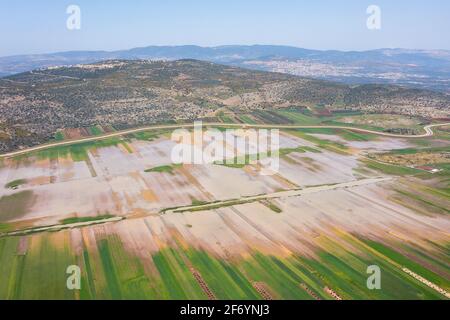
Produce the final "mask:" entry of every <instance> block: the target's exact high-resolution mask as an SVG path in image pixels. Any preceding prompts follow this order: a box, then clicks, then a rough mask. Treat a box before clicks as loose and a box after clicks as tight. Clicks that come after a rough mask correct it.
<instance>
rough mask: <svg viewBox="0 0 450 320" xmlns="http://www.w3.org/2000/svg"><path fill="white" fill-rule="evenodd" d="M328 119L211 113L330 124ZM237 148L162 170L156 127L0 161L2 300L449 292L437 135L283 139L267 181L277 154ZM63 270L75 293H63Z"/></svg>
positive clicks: (341, 133) (163, 147)
mask: <svg viewBox="0 0 450 320" xmlns="http://www.w3.org/2000/svg"><path fill="white" fill-rule="evenodd" d="M319 109H320V108H319ZM319 111H320V113H321V114H320V116H317V115H316V114H317V112H319ZM325 113H326V112H325V111H324V110H322V109H320V110H312V112H307V111H304V110H302V111H299V110H291V109H287V110H285V111H276V112H275V111H270V112H269V111H258V112H255V113H249V114H235V115H232V116H230V114H229V113H223V114H220V115H219V116H220V117H221V120H222V121H223V122H228V121H232V120H233V121H234V120H236V119H240V121H241V122H242V123H248V124H252V123H259V121H267V122H271V123H278V122H282V121H283V123H286V124H287V123H295V124H296V123H308V124H320V123H323V122H324V121H336V119H334V120H333V119H332V118H335V117H336V116H335V115H333V114H332V115H329V114H327V115H326V114H325ZM358 116H359V115H356V117H358ZM345 117H354V115H346V116H345ZM361 125H370V126H372V125H374V126H378V125H379V124H377V123H367V122H366V123H362V122H361ZM412 125H414V124H412ZM104 133H105V131H104V128H102V127H92V128H89V129H88V132H87V133H86V134H87V135H89V136H95V135H101V134H104ZM60 138H61V139H63V138H64V139H68V138H67V137H66V134H64V136H61V137H60ZM235 139H236V141H237V142H236V144H235V145H228V144H227V145H226V146H225V150H224V156H225V158H226V159H231V160H233V164H228V163H226V162H225V163H220V162H218V161H217V160H218V159H216V158H214V157H211V158H210V159H209V160H208V161H206V162H205V163H202V164H186V163H185V164H177V163H173V162H172V157H171V155H172V151H173V149H174V147H175V146H176V145H177V143H176V142H175V141H173V140H171V139H170V134H169V132H167V131H161V130H159V131H156V130H155V131H151V130H149V131H142V132H138V133H132V134H127V135H125V136H118V137H111V138H106V139H102V140H96V141H89V142H82V143H74V144H71V145H63V146H58V147H50V148H48V149H43V150H38V151H34V152H31V153H28V154H23V155H19V156H16V157H10V158H5V159H2V161H1V164H0V299H82V300H88V299H193V300H197V299H308V300H333V299H449V298H450V293H449V292H450V268H449V260H448V254H449V248H450V237H449V230H450V220H449V213H450V212H449V209H448V208H450V193H449V181H450V171H449V170H450V160H449V158H448V157H447V154H448V153H449V152H450V142H449V141H450V139H449V133H448V131H447V130H446V128H445V127H444V128H441V129H439V130H436V135H435V136H433V137H427V138H423V139H422V138H421V139H407V138H393V137H382V136H379V135H375V134H369V133H360V132H355V131H350V130H344V129H324V128H322V129H284V130H281V131H280V137H279V142H280V143H279V149H278V152H277V154H278V155H279V159H278V160H279V162H278V165H279V168H278V170H277V171H276V172H274V173H273V174H271V175H263V174H261V170H262V167H263V164H262V162H263V160H271V158H273V157H274V155H272V154H269V153H267V152H264V150H262V152H261V150H257V149H255V146H250V147H249V148H247V147H246V146H245V141H244V139H245V137H242V136H240V135H238V134H236V136H235ZM203 142H205V141H203ZM191 143H192V146H193V147H194V149H195V150H200V151H202V148H204V145H203V144H199V142H198V141H195V140H194V141H191ZM255 153H257V154H256V155H257V156H258V157H259V159H258V160H257V161H252V157H251V155H255ZM238 159H240V160H243V162H242V163H234V160H238ZM272 160H273V159H272ZM426 167H432V168H435V169H438V170H437V171H434V172H432V171H431V170H427V168H426ZM73 265H75V266H78V267H79V268H80V270H81V289H80V290H70V289H68V287H67V285H66V281H67V277H68V274H67V273H66V270H67V268H68V267H69V266H73ZM373 265H376V266H378V267H379V268H380V270H381V289H379V290H371V289H369V288H368V286H367V278H368V277H369V274H368V273H367V268H368V267H369V266H373Z"/></svg>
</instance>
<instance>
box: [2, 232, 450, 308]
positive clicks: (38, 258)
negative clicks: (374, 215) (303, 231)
mask: <svg viewBox="0 0 450 320" xmlns="http://www.w3.org/2000/svg"><path fill="white" fill-rule="evenodd" d="M70 239H71V238H70V236H69V233H68V231H60V232H58V233H41V234H35V235H30V236H27V237H24V238H19V237H5V238H0V299H38V298H39V299H193V300H196V299H206V298H207V296H206V293H205V291H204V290H203V289H202V287H201V285H200V283H199V282H198V281H197V279H196V278H195V277H194V275H193V273H192V270H193V269H194V270H196V271H197V272H198V273H199V274H200V275H201V277H202V279H203V281H204V283H205V284H206V285H207V287H208V289H209V290H210V291H211V292H212V293H213V294H214V296H215V297H216V298H218V299H262V296H261V295H260V293H259V292H258V291H257V290H256V288H255V286H254V285H253V284H254V283H255V282H257V283H263V284H264V286H265V288H266V290H267V292H268V293H269V294H270V295H271V297H272V298H273V299H313V297H312V296H311V295H310V294H309V293H308V292H307V291H306V290H304V289H303V288H302V287H301V286H300V285H301V284H303V285H306V286H307V287H308V288H309V289H310V290H311V291H312V292H314V294H315V295H316V296H317V297H319V298H321V299H332V297H331V296H329V294H328V293H326V292H325V291H324V288H325V287H329V288H331V289H333V290H334V291H335V292H336V293H337V294H338V295H339V296H340V297H342V298H343V299H443V296H442V295H441V294H440V293H438V292H437V291H435V290H433V289H432V288H430V287H428V286H426V285H425V284H423V283H421V282H419V281H417V280H415V279H414V278H412V277H411V276H410V275H408V274H406V273H405V272H403V271H402V270H401V267H407V268H408V269H410V270H412V271H413V272H415V273H417V274H419V275H421V276H422V277H425V278H426V279H428V280H429V281H431V282H433V283H434V284H436V285H439V286H440V287H442V288H444V289H446V290H448V289H449V288H450V282H449V280H448V279H446V278H444V277H442V276H440V275H439V274H442V273H446V272H448V271H449V268H448V265H446V264H445V262H443V261H445V260H442V259H445V257H441V258H438V257H436V256H434V257H431V256H429V255H427V254H425V253H423V252H421V251H418V250H416V249H415V248H414V247H408V246H405V245H402V246H401V247H399V248H400V250H401V252H400V251H398V250H395V249H392V247H390V246H388V245H385V244H381V243H379V242H375V241H373V240H368V239H363V238H361V239H360V238H355V237H352V236H350V235H343V236H342V238H341V239H342V241H344V242H343V243H346V244H351V245H352V246H353V247H354V248H356V249H357V250H359V251H361V252H363V254H357V253H355V252H351V251H348V249H346V248H345V247H344V246H342V243H341V244H337V243H336V242H334V241H333V240H332V239H328V238H326V239H323V242H322V245H323V246H325V247H329V246H330V245H331V246H332V248H333V249H331V250H326V251H325V250H323V249H320V248H317V258H307V257H305V256H301V255H298V254H293V255H291V256H288V257H284V258H282V257H275V256H271V255H266V254H262V253H260V252H257V251H255V252H253V253H252V255H251V256H249V257H246V258H238V259H233V260H227V259H222V258H218V257H215V256H213V255H211V254H209V253H207V252H206V251H204V250H198V249H194V248H190V247H189V248H186V247H182V246H180V245H175V246H171V247H167V248H164V249H160V250H159V251H158V252H156V253H152V254H150V253H148V257H149V259H145V260H143V259H142V258H139V257H138V256H136V255H135V254H133V253H132V252H130V251H128V250H127V249H126V248H125V246H124V244H123V243H122V241H121V238H120V237H118V236H114V235H110V236H107V237H100V238H98V239H97V241H96V243H95V245H94V246H92V245H90V246H89V247H86V246H84V248H83V250H82V251H75V250H74V247H73V246H71V245H70V241H71V240H70ZM21 243H22V244H21ZM21 247H24V248H25V249H20V248H21ZM402 252H405V253H407V254H408V257H406V256H405V255H404V254H403V253H402ZM74 264H75V265H78V266H80V269H81V272H82V273H81V276H82V278H81V290H80V291H71V290H68V289H67V288H66V279H67V274H66V272H65V271H66V269H67V266H69V265H74ZM369 265H378V266H379V267H380V268H381V270H382V282H381V283H382V289H381V290H369V289H368V288H367V286H366V280H367V277H368V275H367V273H366V269H367V266H369ZM429 265H433V269H434V270H436V272H433V271H431V270H430V268H428V267H426V266H429Z"/></svg>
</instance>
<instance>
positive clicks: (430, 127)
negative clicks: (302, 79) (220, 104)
mask: <svg viewBox="0 0 450 320" xmlns="http://www.w3.org/2000/svg"><path fill="white" fill-rule="evenodd" d="M447 125H450V122H449V123H440V124H432V125H427V126H425V127H424V128H423V129H424V131H425V133H424V134H420V135H402V134H395V133H387V132H379V131H373V130H367V129H360V128H354V127H346V126H296V125H275V124H274V125H271V124H239V123H220V122H210V123H208V122H205V123H203V126H204V127H206V126H209V127H228V128H260V129H261V128H267V129H345V130H351V131H355V132H362V133H370V134H376V135H379V136H385V137H393V138H425V137H430V136H432V135H433V134H434V133H433V128H436V127H442V126H447ZM193 127H194V124H172V125H155V126H150V127H144V128H137V129H129V130H124V131H117V132H113V133H108V134H104V135H100V136H95V137H87V138H81V139H77V140H67V141H61V142H53V143H48V144H43V145H40V146H36V147H31V148H27V149H23V150H19V151H13V152H9V153H5V154H2V155H0V158H10V157H14V156H18V155H23V154H27V153H29V152H33V151H39V150H44V149H48V148H51V147H58V146H65V145H71V144H77V143H80V142H90V141H97V140H103V139H107V138H112V137H119V136H122V135H126V134H130V133H136V132H142V131H149V130H164V129H190V128H193Z"/></svg>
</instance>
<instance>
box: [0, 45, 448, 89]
mask: <svg viewBox="0 0 450 320" xmlns="http://www.w3.org/2000/svg"><path fill="white" fill-rule="evenodd" d="M111 59H127V60H130V59H131V60H133V59H136V60H137V59H144V60H146V59H151V60H178V59H197V60H204V61H210V62H215V63H221V64H227V65H233V66H239V67H245V68H249V69H256V70H264V71H274V72H281V73H288V74H294V75H298V76H306V77H311V78H318V79H326V80H333V81H340V82H345V83H348V84H364V83H390V84H397V85H406V86H410V87H418V88H426V89H432V90H438V91H443V92H447V93H450V51H445V50H407V49H379V50H371V51H345V52H344V51H335V50H331V51H319V50H308V49H302V48H295V47H289V46H271V45H253V46H240V45H230V46H219V47H199V46H149V47H144V48H134V49H130V50H121V51H111V52H108V51H70V52H60V53H52V54H37V55H19V56H10V57H0V76H3V77H4V76H8V75H12V74H17V73H21V72H26V71H30V70H35V69H41V68H48V67H53V66H70V65H76V64H83V63H93V62H98V61H102V60H111Z"/></svg>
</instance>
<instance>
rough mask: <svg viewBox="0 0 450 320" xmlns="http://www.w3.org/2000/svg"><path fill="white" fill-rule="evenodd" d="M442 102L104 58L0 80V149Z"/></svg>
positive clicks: (435, 109) (444, 102)
mask: <svg viewBox="0 0 450 320" xmlns="http://www.w3.org/2000/svg"><path fill="white" fill-rule="evenodd" d="M449 104H450V97H449V96H448V95H446V94H443V93H436V92H432V91H427V90H420V89H407V88H402V87H397V86H389V85H358V86H349V85H345V84H339V83H334V82H327V81H322V80H312V79H307V78H300V77H295V76H290V75H286V74H281V73H270V72H262V71H252V70H248V69H241V68H237V67H231V66H225V65H218V64H213V63H209V62H201V61H196V60H179V61H166V62H163V61H154V62H150V61H141V60H136V61H125V60H109V61H104V62H99V63H95V64H87V65H76V66H72V67H54V68H49V69H44V70H36V71H31V72H26V73H21V74H17V75H13V76H9V77H6V78H3V79H0V150H1V151H3V152H4V151H9V150H14V149H18V148H21V147H25V146H32V145H36V144H39V143H42V142H46V141H49V140H50V139H52V138H53V137H54V135H55V133H56V132H57V131H58V130H59V129H63V128H80V127H89V126H94V125H102V126H113V127H114V129H124V128H130V127H136V126H141V125H148V124H151V123H164V122H173V121H186V120H194V119H201V118H208V117H209V118H210V117H214V115H215V113H216V112H217V111H219V110H221V109H223V108H225V107H226V108H229V109H236V110H239V111H246V110H258V109H273V108H288V107H302V106H305V107H310V106H315V105H323V106H326V107H327V108H328V109H330V110H364V111H369V112H383V113H398V114H404V115H416V116H421V117H426V118H444V117H448V116H449V108H448V106H449Z"/></svg>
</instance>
